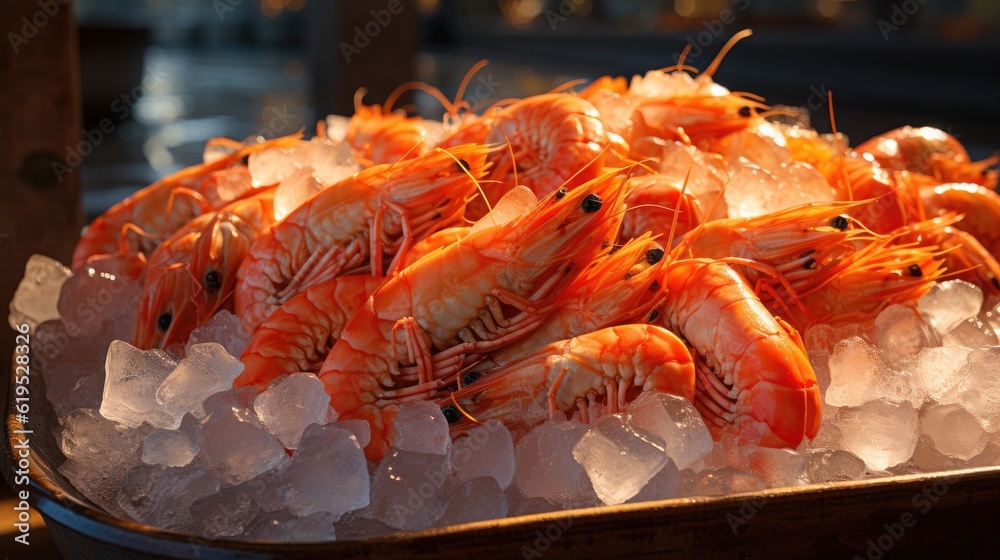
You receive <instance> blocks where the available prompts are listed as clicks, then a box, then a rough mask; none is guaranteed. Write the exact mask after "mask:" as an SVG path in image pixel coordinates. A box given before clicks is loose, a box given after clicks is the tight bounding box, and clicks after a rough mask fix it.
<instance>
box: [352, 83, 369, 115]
mask: <svg viewBox="0 0 1000 560" xmlns="http://www.w3.org/2000/svg"><path fill="white" fill-rule="evenodd" d="M366 95H368V88H363V87H359V88H358V91H356V92H354V112H355V113H357V112H358V109H359V108H361V105H362V103H361V100H362V99H364V98H365V96H366Z"/></svg>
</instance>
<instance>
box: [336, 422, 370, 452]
mask: <svg viewBox="0 0 1000 560" xmlns="http://www.w3.org/2000/svg"><path fill="white" fill-rule="evenodd" d="M327 420H329V417H327ZM334 420H336V417H335V418H334ZM327 423H328V424H329V423H332V422H327ZM337 426H340V427H341V428H343V429H345V430H347V431H349V432H351V433H352V434H354V438H355V439H357V440H358V445H360V446H361V449H364V448H365V447H368V443H369V442H371V440H372V427H371V424H369V423H368V422H365V421H364V420H344V421H342V422H337Z"/></svg>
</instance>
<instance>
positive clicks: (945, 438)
mask: <svg viewBox="0 0 1000 560" xmlns="http://www.w3.org/2000/svg"><path fill="white" fill-rule="evenodd" d="M920 430H921V431H922V432H923V433H925V434H927V436H928V437H930V439H931V442H933V443H934V447H935V448H937V450H938V451H940V452H941V453H942V454H944V455H946V456H948V457H954V458H956V459H961V460H964V461H967V460H969V459H971V458H973V457H975V456H976V455H979V454H980V453H981V452H982V451H983V449H985V448H986V441H987V437H986V431H985V430H983V427H982V426H980V425H979V422H977V421H976V419H975V417H973V416H972V414H970V413H969V411H967V410H965V409H964V408H962V406H961V405H957V404H945V405H939V404H932V405H929V406H927V407H926V408H925V409H924V410H922V411H921V413H920Z"/></svg>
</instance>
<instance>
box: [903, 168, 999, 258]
mask: <svg viewBox="0 0 1000 560" xmlns="http://www.w3.org/2000/svg"><path fill="white" fill-rule="evenodd" d="M920 199H921V201H922V202H923V206H924V209H925V211H926V212H927V213H928V214H929V215H931V216H940V215H942V214H944V213H946V212H960V213H962V215H963V217H962V219H961V221H959V222H957V223H956V224H955V226H956V227H958V228H960V229H962V230H963V231H966V232H968V233H970V234H972V235H973V236H974V237H975V238H976V239H978V240H979V242H980V243H982V245H983V246H984V247H986V249H987V250H988V251H989V252H990V253H991V254H992V255H993V256H994V257H997V258H1000V231H998V230H997V227H996V224H997V222H998V221H1000V195H998V194H997V193H996V191H994V190H992V189H988V188H986V187H983V186H981V185H976V184H973V183H948V184H943V185H937V186H934V187H925V188H922V189H920Z"/></svg>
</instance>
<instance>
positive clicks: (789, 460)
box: [741, 446, 806, 488]
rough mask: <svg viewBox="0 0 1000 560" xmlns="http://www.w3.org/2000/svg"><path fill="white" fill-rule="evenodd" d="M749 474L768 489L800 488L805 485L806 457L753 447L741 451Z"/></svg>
mask: <svg viewBox="0 0 1000 560" xmlns="http://www.w3.org/2000/svg"><path fill="white" fill-rule="evenodd" d="M741 451H742V453H743V454H744V455H745V456H746V462H747V466H748V467H749V470H750V472H751V473H753V474H755V475H757V476H758V477H759V478H760V479H761V480H762V481H764V484H766V485H767V487H768V488H779V487H782V486H802V485H803V484H805V483H806V480H805V479H806V457H805V456H804V455H802V454H801V453H798V452H796V451H793V450H791V449H772V448H769V447H759V446H754V447H752V448H746V449H743V450H741Z"/></svg>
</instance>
